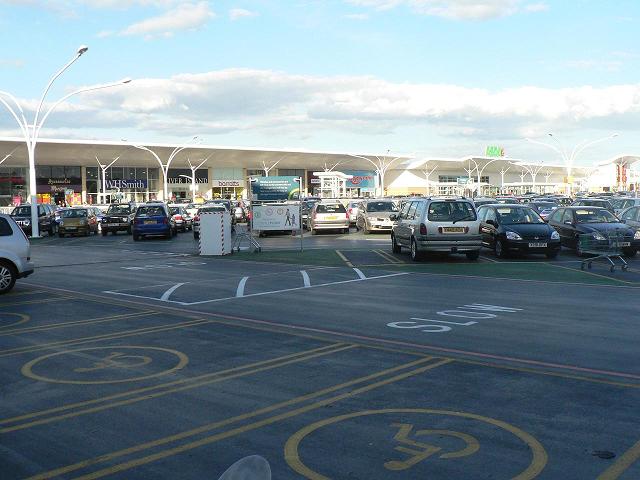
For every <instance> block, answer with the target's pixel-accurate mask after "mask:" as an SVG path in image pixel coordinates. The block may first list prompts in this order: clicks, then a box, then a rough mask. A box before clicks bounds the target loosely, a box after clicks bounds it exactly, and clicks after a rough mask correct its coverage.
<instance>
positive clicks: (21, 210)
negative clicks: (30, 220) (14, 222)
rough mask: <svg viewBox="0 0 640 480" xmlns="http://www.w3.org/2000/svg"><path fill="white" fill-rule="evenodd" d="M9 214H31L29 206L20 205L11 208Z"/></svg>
mask: <svg viewBox="0 0 640 480" xmlns="http://www.w3.org/2000/svg"><path fill="white" fill-rule="evenodd" d="M11 215H20V216H23V215H31V207H27V206H21V207H16V208H14V209H13V212H11Z"/></svg>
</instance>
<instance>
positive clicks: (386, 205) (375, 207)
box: [367, 202, 399, 212]
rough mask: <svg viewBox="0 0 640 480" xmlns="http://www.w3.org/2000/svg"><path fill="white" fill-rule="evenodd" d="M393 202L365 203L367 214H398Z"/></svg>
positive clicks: (396, 206)
mask: <svg viewBox="0 0 640 480" xmlns="http://www.w3.org/2000/svg"><path fill="white" fill-rule="evenodd" d="M398 211H399V209H398V205H397V204H396V203H394V202H367V212H398Z"/></svg>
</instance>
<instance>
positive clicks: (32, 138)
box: [0, 45, 131, 238]
mask: <svg viewBox="0 0 640 480" xmlns="http://www.w3.org/2000/svg"><path fill="white" fill-rule="evenodd" d="M88 49H89V47H86V46H84V45H83V46H81V47H80V48H78V51H77V52H76V54H75V55H74V57H73V58H72V59H71V60H70V61H69V62H67V63H66V64H65V65H64V66H63V67H62V68H61V69H60V70H58V72H56V74H55V75H54V76H53V77H51V79H50V80H49V83H48V84H47V86H46V87H45V89H44V92H42V96H41V97H40V102H39V103H38V106H37V108H36V113H35V115H34V118H33V122H32V123H31V124H30V123H29V122H27V119H26V117H25V114H24V110H23V109H22V106H21V105H20V102H18V100H17V99H16V98H15V97H14V96H13V95H11V94H10V93H8V92H4V91H0V103H2V104H3V105H4V106H5V108H6V109H7V110H9V113H10V114H11V116H12V117H13V118H14V120H15V121H16V122H17V123H18V126H19V127H20V131H21V133H22V136H23V137H24V141H25V143H26V145H27V154H28V157H29V196H30V197H31V236H32V237H34V238H36V237H39V236H40V228H39V225H38V209H37V208H36V207H37V205H38V197H37V191H36V165H35V163H36V146H37V144H38V137H39V136H40V131H41V130H42V126H43V125H44V122H45V121H46V120H47V118H48V117H49V115H50V114H51V112H53V110H55V109H56V107H57V106H58V105H60V104H61V103H62V102H64V101H65V100H67V99H68V98H70V97H72V96H74V95H78V94H79V93H84V92H90V91H93V90H100V89H103V88H109V87H115V86H118V85H123V84H126V83H129V82H131V79H129V78H125V79H123V80H120V81H118V82H114V83H108V84H103V85H94V86H91V87H85V88H81V89H78V90H76V91H74V92H71V93H69V94H67V95H64V96H63V97H62V98H60V99H59V100H58V101H56V102H55V103H54V104H53V105H52V106H51V107H49V109H48V110H47V111H46V112H45V114H44V115H43V116H42V118H40V113H41V111H42V107H43V105H44V100H45V98H46V96H47V93H49V90H50V89H51V85H53V82H55V80H56V79H57V78H58V77H59V76H60V75H62V74H63V73H64V72H65V70H67V69H68V68H69V67H70V66H71V65H73V64H74V63H75V62H76V60H78V59H79V58H80V57H81V56H82V55H83V54H85V53H86V52H87V50H88ZM3 97H5V98H3ZM7 99H8V100H7ZM9 102H12V104H13V105H11V104H10V103H9Z"/></svg>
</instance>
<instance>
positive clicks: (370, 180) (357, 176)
mask: <svg viewBox="0 0 640 480" xmlns="http://www.w3.org/2000/svg"><path fill="white" fill-rule="evenodd" d="M344 173H346V174H347V175H353V178H351V179H349V180H347V188H375V187H376V172H367V171H364V170H350V171H345V172H344Z"/></svg>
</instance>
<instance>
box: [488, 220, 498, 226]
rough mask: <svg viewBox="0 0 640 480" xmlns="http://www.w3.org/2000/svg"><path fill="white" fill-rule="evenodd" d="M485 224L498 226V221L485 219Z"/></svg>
mask: <svg viewBox="0 0 640 480" xmlns="http://www.w3.org/2000/svg"><path fill="white" fill-rule="evenodd" d="M487 225H491V226H493V227H496V228H497V227H498V222H496V221H495V220H487Z"/></svg>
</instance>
